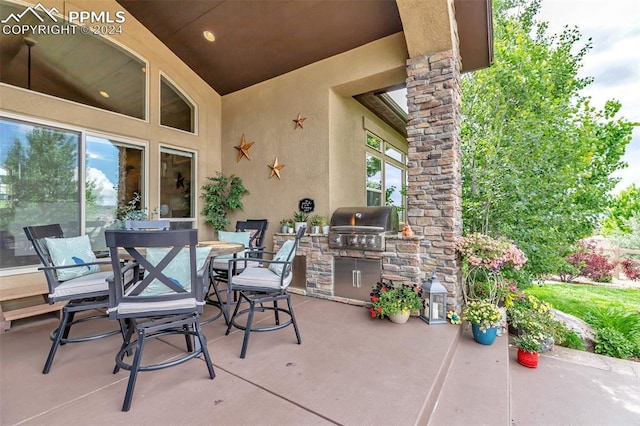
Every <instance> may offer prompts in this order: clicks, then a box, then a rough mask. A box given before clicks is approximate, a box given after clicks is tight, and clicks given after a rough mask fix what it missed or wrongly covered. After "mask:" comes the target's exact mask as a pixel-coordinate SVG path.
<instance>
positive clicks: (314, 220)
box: [309, 214, 327, 234]
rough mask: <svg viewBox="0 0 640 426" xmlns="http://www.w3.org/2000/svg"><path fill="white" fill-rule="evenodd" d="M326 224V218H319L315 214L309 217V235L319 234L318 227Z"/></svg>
mask: <svg viewBox="0 0 640 426" xmlns="http://www.w3.org/2000/svg"><path fill="white" fill-rule="evenodd" d="M326 223H327V218H326V217H324V216H320V215H317V214H316V215H313V216H311V218H310V219H309V225H311V233H312V234H319V233H320V227H322V226H323V225H325V224H326Z"/></svg>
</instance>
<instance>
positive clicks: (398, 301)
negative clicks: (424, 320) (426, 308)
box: [369, 282, 423, 318]
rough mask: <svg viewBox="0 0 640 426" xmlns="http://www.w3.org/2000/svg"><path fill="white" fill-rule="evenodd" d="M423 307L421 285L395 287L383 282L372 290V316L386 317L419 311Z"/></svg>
mask: <svg viewBox="0 0 640 426" xmlns="http://www.w3.org/2000/svg"><path fill="white" fill-rule="evenodd" d="M422 307H423V301H422V289H421V288H420V286H415V285H407V284H402V285H400V286H398V287H394V286H393V285H391V284H386V283H382V282H378V283H376V284H375V285H374V286H373V288H372V290H371V308H369V312H370V313H371V318H384V317H385V316H387V315H389V314H397V313H400V312H411V311H419V310H420V309H422Z"/></svg>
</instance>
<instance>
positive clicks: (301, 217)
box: [293, 212, 309, 232]
mask: <svg viewBox="0 0 640 426" xmlns="http://www.w3.org/2000/svg"><path fill="white" fill-rule="evenodd" d="M308 219H309V216H308V215H307V214H306V213H305V212H297V213H293V221H294V222H295V225H294V231H295V232H298V229H300V228H301V227H303V226H305V227H306V226H307V220H308Z"/></svg>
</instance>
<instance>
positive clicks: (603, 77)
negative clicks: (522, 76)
mask: <svg viewBox="0 0 640 426" xmlns="http://www.w3.org/2000/svg"><path fill="white" fill-rule="evenodd" d="M538 19H539V20H542V21H547V22H549V33H560V32H561V31H562V28H563V27H564V26H565V25H569V26H570V27H574V26H577V27H578V29H579V30H580V32H581V33H582V35H583V37H585V40H586V38H588V37H591V38H592V44H593V47H592V49H591V50H590V51H589V53H587V55H586V56H585V57H584V58H583V61H582V63H583V68H582V70H581V71H580V74H579V75H580V76H582V77H586V76H589V77H593V78H594V81H593V83H591V84H590V85H589V86H587V88H585V90H584V91H583V95H587V96H591V98H592V105H593V106H595V107H596V108H598V109H602V107H603V106H604V103H605V102H606V101H607V100H609V99H616V100H618V101H620V103H621V104H622V109H621V110H620V112H619V114H618V117H624V118H625V119H627V120H629V121H633V122H640V0H607V1H603V0H542V7H541V12H540V14H539V15H538ZM623 160H624V161H625V162H626V163H627V164H628V165H629V166H628V167H627V168H626V169H624V170H621V171H618V172H616V173H615V176H617V177H620V178H621V179H622V180H621V181H620V183H618V185H617V186H616V188H615V190H614V193H618V192H620V191H621V190H622V189H624V188H626V187H628V186H629V185H631V184H632V183H635V184H636V186H640V127H636V128H635V129H634V131H633V139H632V141H631V142H630V143H629V145H628V146H627V151H626V153H625V156H624V158H623Z"/></svg>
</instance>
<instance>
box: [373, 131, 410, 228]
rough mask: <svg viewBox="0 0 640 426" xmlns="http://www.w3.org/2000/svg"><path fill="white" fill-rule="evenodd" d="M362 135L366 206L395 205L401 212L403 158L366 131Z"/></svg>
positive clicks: (403, 185) (403, 193)
mask: <svg viewBox="0 0 640 426" xmlns="http://www.w3.org/2000/svg"><path fill="white" fill-rule="evenodd" d="M366 135H367V139H366V147H367V149H366V151H367V153H366V163H367V164H366V167H367V206H382V205H385V206H396V207H397V208H398V211H400V212H403V211H404V206H405V188H406V186H407V165H406V155H405V154H404V153H403V152H402V151H400V150H399V149H398V148H396V147H394V146H393V145H391V144H390V143H388V142H386V141H384V140H383V139H381V138H379V137H378V136H376V135H374V134H372V133H369V132H367V134H366ZM402 216H404V215H402Z"/></svg>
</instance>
